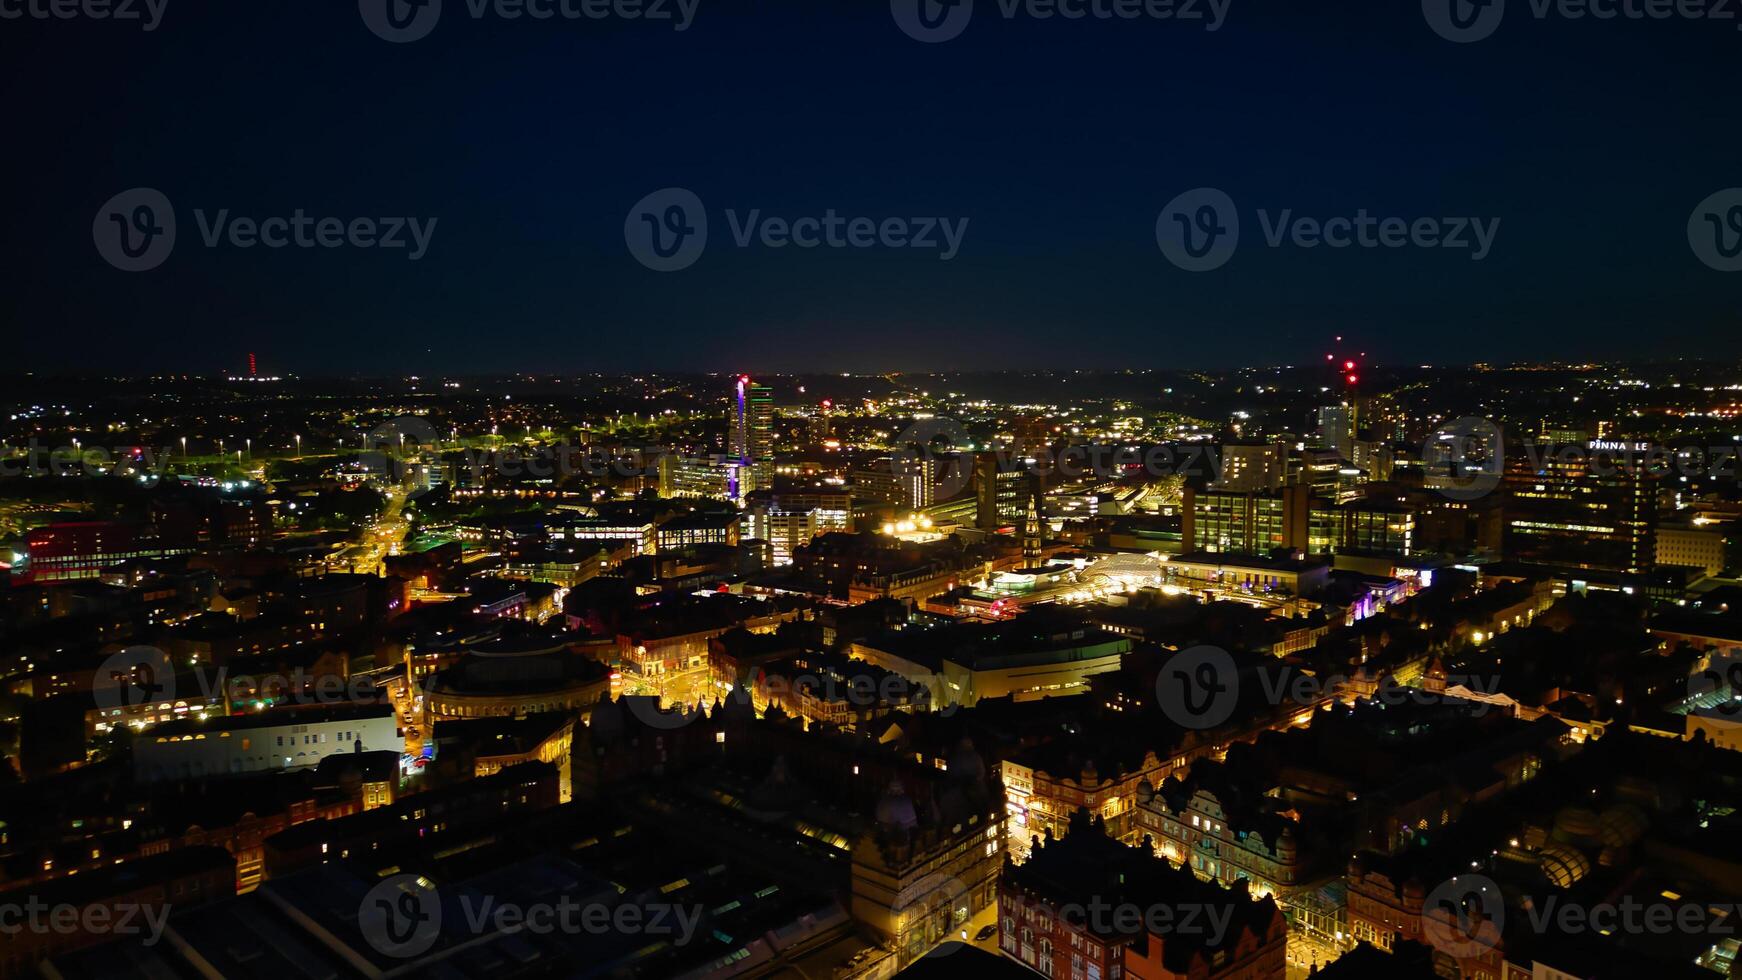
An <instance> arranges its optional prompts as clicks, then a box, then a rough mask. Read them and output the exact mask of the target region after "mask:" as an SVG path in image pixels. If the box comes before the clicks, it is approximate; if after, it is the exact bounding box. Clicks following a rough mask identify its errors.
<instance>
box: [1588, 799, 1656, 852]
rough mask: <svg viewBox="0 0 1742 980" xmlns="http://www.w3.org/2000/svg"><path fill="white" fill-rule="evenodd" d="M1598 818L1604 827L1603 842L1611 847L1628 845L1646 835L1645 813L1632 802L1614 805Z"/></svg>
mask: <svg viewBox="0 0 1742 980" xmlns="http://www.w3.org/2000/svg"><path fill="white" fill-rule="evenodd" d="M1597 820H1598V823H1599V824H1600V825H1601V827H1602V835H1603V843H1604V844H1607V845H1608V846H1610V847H1626V846H1627V845H1629V844H1632V843H1634V842H1636V841H1638V840H1639V839H1640V838H1641V837H1644V836H1645V830H1646V825H1647V822H1646V819H1645V814H1644V813H1642V812H1640V810H1639V808H1638V807H1636V806H1634V805H1633V804H1631V803H1620V804H1617V805H1615V806H1612V807H1610V808H1609V809H1607V810H1604V811H1603V815H1602V816H1600V817H1598V818H1597Z"/></svg>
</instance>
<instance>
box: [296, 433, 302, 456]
mask: <svg viewBox="0 0 1742 980" xmlns="http://www.w3.org/2000/svg"><path fill="white" fill-rule="evenodd" d="M296 458H297V459H301V458H302V433H300V432H299V433H297V434H296Z"/></svg>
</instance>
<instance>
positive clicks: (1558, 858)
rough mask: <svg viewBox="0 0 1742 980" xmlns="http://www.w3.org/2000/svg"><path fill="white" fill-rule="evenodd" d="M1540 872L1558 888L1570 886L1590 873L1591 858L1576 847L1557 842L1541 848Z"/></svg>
mask: <svg viewBox="0 0 1742 980" xmlns="http://www.w3.org/2000/svg"><path fill="white" fill-rule="evenodd" d="M1541 861H1542V873H1543V876H1544V877H1545V878H1547V879H1548V880H1549V882H1550V883H1552V884H1554V885H1555V886H1557V887H1560V888H1567V887H1570V886H1572V885H1574V884H1576V883H1577V882H1579V881H1580V880H1581V879H1583V878H1584V877H1585V876H1586V875H1588V874H1590V873H1591V859H1590V858H1588V857H1586V856H1585V855H1584V854H1583V853H1581V852H1580V851H1579V849H1578V848H1576V847H1570V846H1568V845H1566V844H1562V843H1559V842H1555V843H1550V844H1549V845H1548V846H1547V847H1544V848H1543V849H1542V855H1541Z"/></svg>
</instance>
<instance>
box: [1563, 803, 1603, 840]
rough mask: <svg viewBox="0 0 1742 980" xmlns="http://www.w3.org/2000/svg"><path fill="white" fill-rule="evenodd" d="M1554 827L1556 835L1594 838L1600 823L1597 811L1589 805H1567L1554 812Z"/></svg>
mask: <svg viewBox="0 0 1742 980" xmlns="http://www.w3.org/2000/svg"><path fill="white" fill-rule="evenodd" d="M1554 829H1555V836H1557V837H1573V838H1577V839H1579V840H1596V839H1597V838H1598V834H1599V833H1600V832H1601V830H1602V824H1601V823H1600V822H1599V821H1598V818H1597V811H1595V810H1592V809H1590V808H1589V807H1582V806H1568V807H1562V808H1561V810H1560V812H1559V813H1556V814H1555V818H1554Z"/></svg>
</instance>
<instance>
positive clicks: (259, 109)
mask: <svg viewBox="0 0 1742 980" xmlns="http://www.w3.org/2000/svg"><path fill="white" fill-rule="evenodd" d="M21 2H23V0H7V3H9V4H12V5H16V4H17V3H21ZM38 2H42V0H38ZM444 2H445V5H446V9H445V10H444V12H443V15H442V18H441V21H440V23H439V24H438V25H437V27H436V28H435V30H434V31H433V32H432V33H431V34H430V35H429V36H428V37H426V38H424V39H422V40H419V41H416V42H414V43H409V44H399V45H395V44H389V43H387V42H385V41H383V40H381V39H379V38H377V37H376V36H375V35H374V34H372V33H370V31H369V30H367V29H366V28H365V26H364V24H363V22H362V19H361V18H360V17H359V13H358V6H357V4H356V3H354V2H345V0H322V2H311V0H296V2H292V0H248V2H246V3H234V2H230V3H199V4H196V3H193V2H191V0H168V7H167V9H166V11H165V13H164V17H163V22H162V23H161V25H160V26H159V27H158V28H157V29H156V30H155V31H153V32H150V33H145V32H142V31H140V30H139V29H138V28H137V27H136V26H130V25H123V24H118V23H110V22H91V21H86V20H74V21H65V22H62V21H42V20H33V19H28V18H26V19H21V20H0V76H3V77H4V78H5V80H6V85H5V91H6V106H7V108H6V115H5V123H4V125H5V131H6V139H5V145H6V146H7V150H6V154H5V155H6V157H7V158H8V160H9V162H10V163H11V164H12V168H11V169H12V174H13V177H12V181H11V188H12V192H13V193H12V194H11V195H9V197H10V200H9V202H8V208H7V219H6V221H5V222H4V223H3V227H0V244H3V245H4V247H5V255H6V256H7V259H6V263H5V266H4V268H5V270H6V272H5V275H6V280H7V281H6V287H5V288H4V289H3V290H0V323H3V324H4V325H5V329H6V331H7V333H8V336H11V337H14V338H17V339H18V341H21V343H22V347H20V345H19V343H17V342H15V343H14V344H13V345H12V346H11V348H10V349H11V350H13V351H19V350H22V352H23V357H22V361H23V364H22V365H20V366H24V367H35V368H37V369H40V370H52V371H63V370H74V371H82V370H90V371H111V370H121V369H141V370H143V369H153V370H161V369H171V370H177V369H179V370H209V369H213V368H217V367H221V366H230V365H239V364H240V363H241V360H242V358H243V356H244V354H245V352H247V351H249V350H253V351H257V352H258V353H259V355H260V357H261V359H262V363H263V367H264V368H267V369H271V370H282V371H294V372H302V373H350V372H365V373H374V372H406V373H411V372H440V371H447V372H472V371H497V370H516V369H517V370H532V371H571V370H615V369H642V368H663V369H674V370H675V369H700V370H712V369H719V370H738V369H744V370H800V369H820V370H836V369H839V370H855V371H861V370H887V369H909V370H922V369H944V368H967V367H994V368H996V367H1045V366H1083V367H1089V366H1108V367H1121V366H1156V367H1164V366H1224V365H1238V364H1248V363H1259V364H1268V363H1281V362H1291V361H1292V362H1300V361H1304V360H1308V359H1311V358H1314V357H1316V356H1318V354H1319V353H1320V352H1322V351H1323V350H1324V344H1325V342H1326V338H1327V337H1328V335H1330V334H1333V333H1345V334H1351V335H1354V336H1357V337H1361V338H1363V340H1362V344H1363V346H1365V347H1366V348H1367V349H1368V351H1369V353H1370V355H1371V356H1372V358H1373V359H1375V360H1380V361H1394V362H1405V361H1407V362H1424V361H1426V362H1469V361H1509V360H1516V359H1533V358H1553V357H1562V358H1585V357H1590V358H1602V357H1616V356H1618V357H1663V356H1674V355H1683V354H1716V355H1722V356H1726V357H1733V356H1737V355H1738V354H1742V341H1739V340H1738V337H1739V336H1742V334H1739V332H1738V331H1737V330H1736V324H1737V319H1738V318H1737V309H1738V298H1739V297H1742V273H1730V274H1725V273H1721V272H1717V271H1713V270H1712V269H1710V268H1707V267H1706V266H1705V265H1703V264H1701V262H1700V261H1699V260H1698V259H1697V258H1696V257H1695V255H1694V254H1693V252H1692V250H1691V249H1690V247H1689V243H1688V239H1687V231H1686V227H1687V222H1688V219H1689V215H1690V212H1691V211H1692V210H1693V208H1694V206H1695V205H1696V204H1697V203H1699V202H1700V201H1701V200H1702V199H1704V198H1706V197H1707V196H1708V195H1710V194H1712V193H1713V192H1715V191H1718V190H1721V189H1723V188H1728V187H1734V186H1738V185H1742V152H1739V151H1742V135H1739V133H1742V127H1739V126H1738V124H1737V123H1738V120H1737V113H1738V111H1737V108H1736V98H1735V79H1736V65H1737V64H1738V63H1739V58H1742V32H1738V31H1737V30H1736V24H1737V22H1736V21H1729V22H1724V23H1715V22H1710V21H1693V22H1688V21H1679V20H1672V21H1663V22H1657V21H1645V22H1638V21H1592V20H1584V21H1570V20H1567V19H1564V18H1561V17H1559V16H1554V15H1551V16H1550V17H1549V18H1548V19H1546V20H1538V19H1537V18H1535V17H1534V16H1532V13H1531V7H1530V5H1529V4H1528V3H1527V2H1526V0H1511V9H1509V10H1508V12H1507V15H1506V20H1505V21H1504V23H1503V24H1502V26H1501V27H1500V29H1499V30H1498V31H1497V33H1496V34H1495V35H1494V36H1493V37H1491V38H1489V39H1487V40H1483V41H1480V42H1478V43H1474V44H1467V45H1458V44H1452V43H1450V42H1448V41H1446V40H1444V39H1442V38H1440V37H1439V36H1437V35H1436V34H1434V33H1433V32H1432V31H1431V30H1430V29H1429V28H1428V26H1427V24H1426V22H1425V21H1424V19H1423V15H1422V11H1421V8H1420V5H1419V4H1418V3H1416V2H1410V0H1402V2H1395V3H1378V2H1368V3H1359V2H1355V3H1312V2H1301V0H1232V7H1231V9H1230V10H1229V14H1228V19H1227V22H1226V23H1225V24H1224V25H1223V27H1222V28H1221V29H1220V30H1219V31H1217V32H1215V33H1207V32H1205V31H1203V30H1202V29H1201V28H1200V27H1198V26H1194V25H1188V24H1185V23H1180V22H1174V21H1151V20H1138V21H1131V22H1126V21H1094V20H1085V21H1075V22H1069V21H1061V20H1057V19H1054V20H1048V21H1040V20H1034V19H1031V18H1028V17H1018V18H1016V19H1013V20H1006V19H1005V18H1003V17H1002V16H1001V15H1000V13H999V10H998V3H997V2H996V0H977V8H978V9H977V10H976V12H975V15H974V20H973V22H972V23H971V24H970V25H969V27H968V28H967V30H966V31H965V32H964V33H963V34H962V35H961V36H960V37H958V38H956V39H954V40H951V41H949V42H947V43H942V44H932V45H926V44H920V43H917V42H915V41H913V40H911V39H909V38H908V37H907V36H905V35H904V34H903V33H901V32H900V31H899V30H898V29H897V27H896V25H895V22H894V20H893V18H892V17H891V14H890V9H889V5H888V3H887V2H880V0H864V2H862V3H846V2H835V3H824V2H819V0H808V2H798V0H738V2H733V3H726V2H716V0H700V7H699V10H698V13H697V17H696V20H695V23H694V24H693V25H692V26H691V27H690V28H689V29H688V30H687V31H685V32H682V33H677V32H674V31H672V30H671V29H670V28H669V27H667V26H663V25H658V24H652V23H647V22H628V23H625V22H619V21H603V22H601V21H592V20H581V21H564V20H552V21H545V22H538V21H531V20H524V19H523V20H519V21H504V20H501V19H499V18H496V17H494V16H487V17H486V18H485V19H482V20H474V19H473V18H472V17H471V16H470V14H469V12H468V10H467V7H466V0H444ZM671 186H677V187H684V188H688V189H689V190H691V191H693V192H695V194H696V195H697V196H698V197H699V198H700V199H701V200H702V201H703V202H705V205H706V207H707V210H708V219H709V223H710V237H709V244H708V248H707V250H706V252H705V254H703V256H702V257H701V259H700V261H698V262H697V263H696V264H695V265H694V266H692V267H690V268H688V269H685V270H683V271H681V272H674V273H664V274H661V273H656V272H653V271H650V270H648V269H646V268H644V267H643V266H641V265H640V264H638V263H637V261H636V260H635V259H634V258H633V257H632V256H631V255H630V253H629V251H628V249H627V248H626V246H625V244H624V221H625V217H626V216H627V215H628V213H629V210H630V208H631V207H632V206H633V205H634V204H635V203H636V202H637V201H638V200H640V199H641V198H642V197H643V196H644V195H646V194H648V193H649V192H651V191H654V190H657V189H659V188H664V187H671ZM1201 186H1211V187H1216V188H1219V189H1221V190H1223V191H1225V192H1226V193H1227V194H1228V195H1229V196H1230V197H1231V198H1232V199H1233V200H1234V201H1235V202H1236V204H1237V206H1238V207H1239V209H1240V213H1241V222H1242V226H1243V227H1242V238H1241V245H1240V248H1239V250H1238V252H1237V253H1236V254H1235V256H1234V258H1233V259H1232V261H1231V262H1229V263H1228V264H1227V265H1226V266H1224V267H1222V268H1220V269H1217V270H1215V271H1212V272H1205V273H1189V272H1185V271H1182V270H1181V269H1178V268H1176V267H1175V266H1173V265H1172V264H1170V263H1169V262H1168V260H1167V259H1166V258H1165V257H1164V256H1163V254H1162V253H1161V251H1160V250H1159V249H1158V248H1157V245H1156V241H1155V224H1156V217H1157V214H1158V212H1159V211H1160V209H1161V208H1162V207H1163V205H1165V204H1167V203H1168V202H1169V201H1170V199H1172V198H1173V197H1174V196H1175V195H1177V194H1179V193H1181V192H1183V191H1186V190H1189V189H1191V188H1196V187H1201ZM133 187H152V188H156V189H158V190H160V191H162V192H163V193H164V194H165V195H166V196H167V198H168V199H169V200H170V201H171V202H172V203H173V205H174V207H175V211H176V216H177V222H178V237H177V241H176V245H175V248H174V251H173V254H171V255H170V256H169V258H168V259H167V261H165V262H164V263H163V264H162V265H161V266H160V267H158V268H156V269H153V270H151V271H148V272H140V273H125V272H121V271H118V270H116V269H114V268H111V267H110V266H109V265H108V264H106V263H105V262H104V260H103V259H102V258H101V257H100V256H99V254H98V252H97V250H96V247H95V246H94V244H93V241H92V222H93V218H94V217H95V216H96V215H97V212H98V210H99V208H100V207H101V206H102V205H103V204H104V202H105V201H107V200H108V199H109V198H110V197H111V196H112V195H114V194H116V193H118V192H121V191H124V190H127V189H129V188H133ZM196 208H197V209H201V210H203V211H205V212H206V213H207V214H208V215H210V214H211V213H214V212H216V211H218V210H219V209H224V208H227V209H229V210H230V212H231V213H232V214H233V215H246V216H250V217H255V218H264V217H270V216H274V215H281V216H288V215H290V214H291V212H292V211H293V210H295V209H296V208H302V209H303V210H304V211H305V212H306V213H308V214H309V215H311V216H317V217H320V216H334V217H340V218H344V219H346V220H349V219H351V218H356V217H365V216H376V217H384V216H404V215H411V216H418V217H420V218H425V219H427V218H428V217H435V218H436V219H437V221H438V224H437V226H436V229H435V231H434V233H433V236H432V237H431V240H430V246H429V251H428V254H427V255H425V256H424V257H423V258H422V259H421V260H420V261H416V262H410V261H407V259H406V253H405V251H404V250H401V251H398V252H387V251H382V250H379V249H355V248H341V249H334V250H326V249H319V248H315V249H297V248H285V249H277V250H271V249H266V248H261V247H255V248H252V249H237V248H234V247H228V246H225V247H219V248H206V247H204V246H203V245H202V243H201V240H200V234H199V229H198V227H197V225H196V220H195V217H194V214H193V212H194V210H195V209H196ZM752 208H759V209H761V211H762V212H763V213H764V214H772V215H778V216H781V217H785V218H795V217H800V216H804V215H821V214H823V212H824V211H825V210H827V209H830V208H832V209H834V210H835V211H836V212H837V213H838V214H841V215H844V216H867V217H872V218H877V219H883V218H887V217H919V216H945V217H950V218H952V219H959V218H962V217H966V218H968V219H969V225H968V228H967V231H966V235H965V238H964V241H963V244H962V247H961V251H960V254H959V255H958V256H957V257H955V258H954V259H953V260H951V261H947V262H944V261H940V260H939V258H938V253H937V252H936V251H925V250H915V249H883V248H874V249H826V248H820V249H813V250H802V251H801V250H798V249H795V248H790V247H789V248H785V249H778V250H776V249H769V248H763V247H753V248H742V249H741V248H737V247H734V246H733V244H732V241H731V232H730V229H729V228H728V222H727V218H726V215H725V212H726V210H727V209H734V210H736V211H737V212H739V214H740V215H742V213H743V212H746V211H748V210H750V209H752ZM1285 208H1286V209H1292V212H1293V213H1295V214H1298V215H1306V216H1311V217H1315V218H1319V219H1324V218H1329V217H1335V216H1339V215H1341V216H1352V215H1354V214H1355V212H1356V210H1357V209H1359V208H1365V209H1367V211H1368V212H1369V213H1370V214H1373V215H1375V216H1382V217H1400V218H1404V219H1409V220H1414V219H1416V218H1422V217H1454V216H1477V217H1482V218H1484V219H1485V220H1491V219H1493V218H1499V219H1500V221H1501V224H1500V228H1499V231H1498V234H1497V237H1496V239H1495V243H1494V247H1493V251H1492V253H1491V254H1490V255H1489V256H1488V257H1487V258H1486V259H1485V260H1483V261H1480V262H1473V261H1471V259H1470V254H1469V252H1468V251H1454V250H1448V249H1419V248H1405V249H1361V248H1348V249H1338V250H1330V249H1325V248H1318V249H1313V250H1306V249H1302V248H1298V247H1283V248H1268V247H1265V243H1264V238H1263V231H1262V229H1261V228H1260V227H1259V224H1260V222H1259V218H1258V216H1257V212H1258V210H1259V209H1265V210H1267V211H1268V212H1269V213H1270V214H1271V215H1272V216H1274V215H1275V214H1276V213H1277V212H1280V211H1281V210H1282V209H1285ZM9 360H10V359H9Z"/></svg>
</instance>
